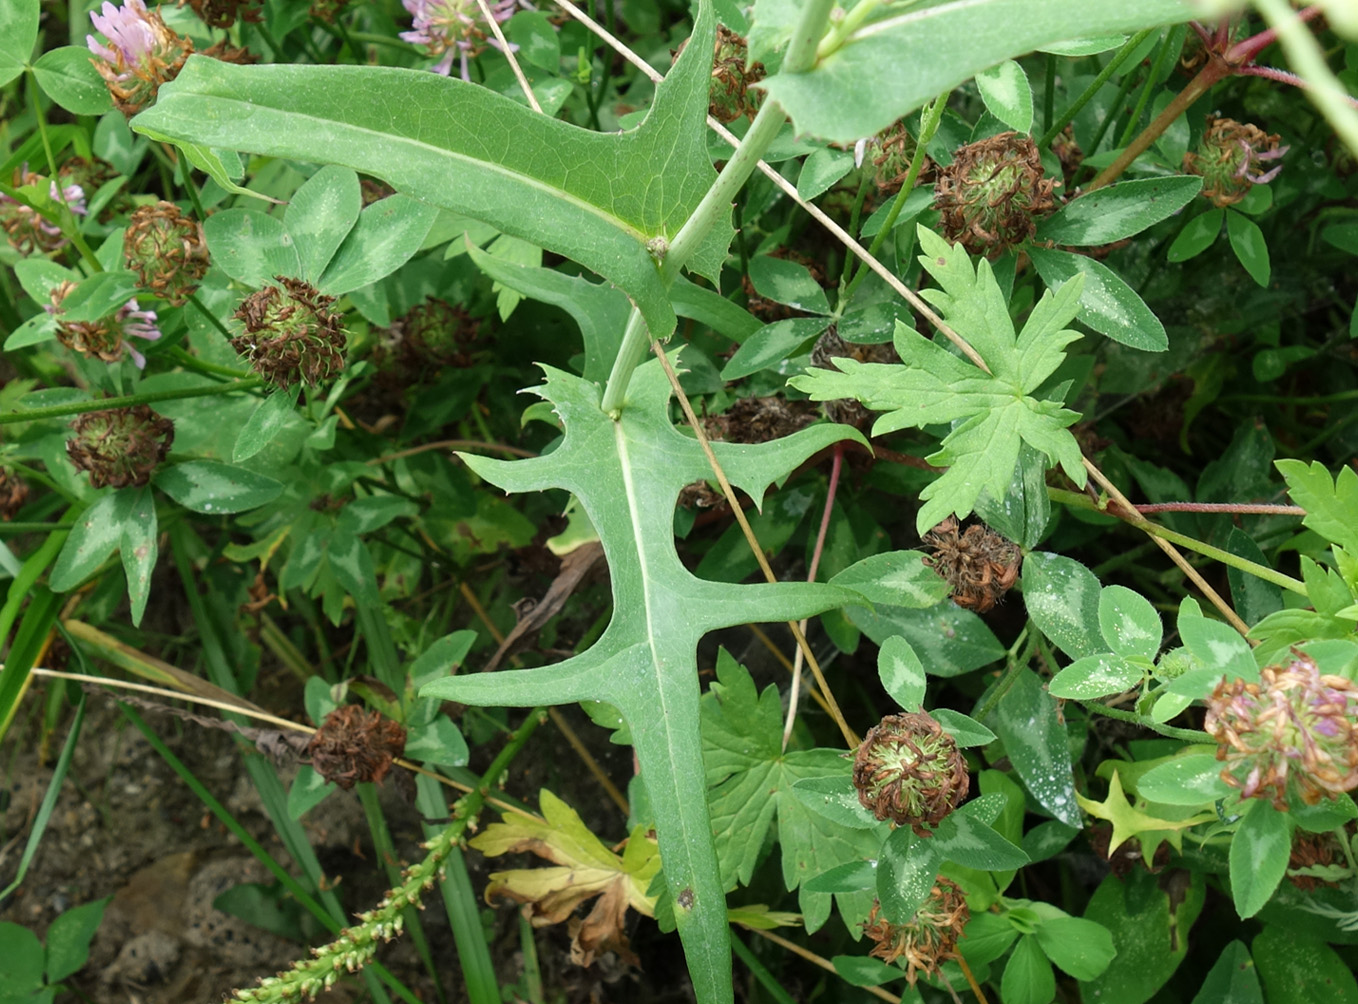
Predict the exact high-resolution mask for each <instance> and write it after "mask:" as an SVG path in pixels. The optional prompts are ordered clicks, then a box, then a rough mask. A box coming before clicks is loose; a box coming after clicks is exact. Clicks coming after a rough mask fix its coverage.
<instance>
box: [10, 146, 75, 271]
mask: <svg viewBox="0 0 1358 1004" xmlns="http://www.w3.org/2000/svg"><path fill="white" fill-rule="evenodd" d="M41 180H42V179H41V177H40V176H38V175H36V174H33V173H32V172H31V171H29V169H28V165H27V164H25V165H24V166H23V167H22V168H20V170H19V177H18V179H17V185H31V184H34V183H35V182H39V181H41ZM16 187H17V186H16ZM47 193H48V196H49V198H51V200H52V201H53V202H65V203H66V206H67V208H68V209H70V210H71V212H72V213H74V214H75V215H76V216H84V215H85V214H86V213H87V212H88V211H89V210H88V209H87V208H86V206H85V189H84V188H83V187H82V186H80V185H77V184H74V183H72V184H69V185H65V186H58V185H57V182H56V181H55V180H53V181H51V182H49V184H48V189H47ZM0 228H2V229H3V230H4V231H5V233H6V234H7V235H8V237H9V241H10V243H11V244H13V245H14V246H15V247H16V248H18V249H19V250H20V251H25V250H26V249H28V250H38V251H44V252H51V251H57V250H59V249H61V248H62V247H64V246H65V244H66V238H65V237H63V236H62V234H61V227H59V226H57V225H56V224H55V223H52V222H50V221H48V220H47V219H45V218H44V217H42V216H41V215H39V214H38V212H37V211H36V210H34V209H31V208H30V207H28V206H25V205H24V204H23V203H21V202H17V201H15V200H14V199H12V198H10V197H9V196H8V195H4V194H0Z"/></svg>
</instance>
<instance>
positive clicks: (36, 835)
mask: <svg viewBox="0 0 1358 1004" xmlns="http://www.w3.org/2000/svg"><path fill="white" fill-rule="evenodd" d="M84 723H85V695H84V694H81V695H80V701H79V702H78V703H77V704H76V706H75V720H74V721H72V722H71V730H70V731H69V732H68V733H67V734H66V742H65V744H64V745H63V746H62V747H61V756H59V757H58V758H57V766H56V769H54V770H53V771H52V780H51V781H49V782H48V783H47V793H46V794H45V795H43V797H42V805H40V806H39V807H38V813H37V815H36V816H34V817H33V829H32V830H30V831H29V834H28V843H27V844H25V845H24V853H23V855H22V856H21V857H20V858H19V870H18V872H17V873H16V874H15V876H14V881H13V882H11V883H10V884H9V885H7V886H5V888H4V889H0V905H3V904H4V902H5V900H6V899H8V898H9V895H10V893H12V892H13V891H14V890H15V889H17V888H19V886H20V884H22V882H23V880H24V876H25V875H27V874H28V866H29V864H31V863H32V861H33V855H34V854H36V853H37V852H38V845H39V844H40V843H42V835H43V834H44V833H45V832H47V821H48V820H49V819H51V818H52V810H53V809H54V808H56V804H57V798H58V796H59V795H60V794H61V783H62V782H63V781H64V780H65V779H66V771H67V770H68V769H70V766H71V754H72V753H74V752H75V744H76V741H77V740H78V739H79V738H80V727H81V726H82V725H83V724H84Z"/></svg>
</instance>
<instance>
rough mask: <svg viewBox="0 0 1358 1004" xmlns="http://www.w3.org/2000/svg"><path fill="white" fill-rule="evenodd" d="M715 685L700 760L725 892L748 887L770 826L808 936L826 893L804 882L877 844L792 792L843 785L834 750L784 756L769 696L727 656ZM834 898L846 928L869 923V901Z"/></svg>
mask: <svg viewBox="0 0 1358 1004" xmlns="http://www.w3.org/2000/svg"><path fill="white" fill-rule="evenodd" d="M717 679H718V682H717V683H714V684H712V687H711V689H710V690H709V691H708V693H707V694H706V695H705V696H704V697H703V750H704V759H705V761H706V764H707V780H708V783H709V784H711V785H712V790H711V795H710V796H709V798H710V802H711V812H712V827H713V831H714V832H715V833H716V836H717V855H718V857H719V858H720V860H721V864H722V879H723V882H724V884H725V885H727V886H730V885H732V884H733V883H734V882H735V881H736V880H737V879H738V880H739V881H740V882H742V883H746V884H748V883H749V881H750V877H751V875H752V874H753V872H754V867H755V865H756V864H757V863H758V861H759V858H760V855H761V854H762V853H763V850H764V841H765V838H766V837H767V836H768V832H769V829H770V827H771V826H772V825H773V823H774V820H775V818H776V819H777V822H778V844H779V847H780V848H781V854H782V862H783V882H784V883H785V884H786V885H787V887H788V889H789V890H791V889H798V905H799V906H800V907H801V910H802V916H803V918H804V922H805V924H806V928H807V930H808V931H815V930H816V929H817V928H819V927H820V926H821V925H822V924H824V923H825V920H826V917H827V916H828V915H829V912H830V893H827V892H815V891H812V890H810V889H807V888H806V885H805V882H806V880H807V879H810V878H814V877H815V876H816V875H819V874H820V873H822V872H825V871H828V870H829V869H830V868H832V867H833V866H834V865H836V864H838V863H840V862H842V861H847V860H855V859H858V860H865V859H868V858H872V857H874V856H876V854H877V850H878V848H879V847H880V845H881V842H882V839H881V836H880V835H877V834H875V833H874V832H873V831H872V830H865V829H862V828H856V827H851V826H845V825H842V824H840V823H838V822H836V821H834V820H832V819H830V818H828V817H827V816H825V815H824V814H821V813H817V812H813V811H812V810H811V809H809V808H808V807H807V806H806V804H805V803H804V802H803V801H802V800H801V799H800V798H798V797H797V795H796V794H795V793H794V792H793V791H792V786H793V785H794V784H796V783H797V782H798V781H800V780H802V779H803V778H812V777H837V776H842V775H843V774H844V772H845V770H846V766H845V761H844V756H843V753H842V751H839V750H828V749H814V750H789V751H787V752H784V750H783V708H782V702H781V700H780V698H779V695H778V688H777V687H775V686H773V685H769V686H768V687H766V688H765V689H764V691H763V693H760V692H759V691H757V690H756V689H755V685H754V681H753V680H752V679H751V678H750V674H749V673H748V672H747V671H746V670H745V668H744V667H743V666H741V665H739V664H738V663H737V662H736V661H735V660H734V659H733V658H731V656H730V655H729V654H727V652H726V651H725V650H723V651H722V652H721V654H720V656H719V657H718V659H717ZM932 879H933V876H930V885H932ZM926 892H927V890H926ZM837 895H838V897H839V908H840V915H841V916H842V917H843V918H844V921H845V923H846V924H852V923H853V922H854V921H863V920H865V919H866V918H867V915H868V911H869V909H870V908H871V907H872V897H871V895H870V894H869V893H868V892H866V891H865V890H858V891H855V892H841V893H838V894H837Z"/></svg>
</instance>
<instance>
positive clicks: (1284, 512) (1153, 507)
mask: <svg viewBox="0 0 1358 1004" xmlns="http://www.w3.org/2000/svg"><path fill="white" fill-rule="evenodd" d="M1134 508H1135V509H1136V511H1137V512H1139V513H1141V515H1143V516H1145V515H1148V514H1149V513H1156V512H1215V513H1226V514H1228V515H1232V516H1305V515H1306V510H1305V509H1303V508H1302V507H1301V506H1299V505H1276V504H1274V503H1270V502H1152V503H1150V504H1149V505H1139V506H1135V507H1134Z"/></svg>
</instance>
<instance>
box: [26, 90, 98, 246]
mask: <svg viewBox="0 0 1358 1004" xmlns="http://www.w3.org/2000/svg"><path fill="white" fill-rule="evenodd" d="M24 89H25V90H26V91H28V97H29V100H30V101H31V102H32V105H33V120H34V121H35V122H36V123H37V125H38V135H40V136H41V137H42V149H43V153H44V154H45V155H46V156H47V170H48V172H49V174H50V176H51V180H52V184H53V185H55V186H56V190H57V201H58V202H60V203H61V207H62V208H63V209H64V210H66V213H65V216H64V218H63V219H62V220H61V230H62V233H63V234H64V235H65V236H66V237H69V238H70V240H71V243H72V244H74V245H75V247H76V250H77V251H79V252H80V257H81V258H82V259H83V260H84V262H85V264H86V265H88V266H89V267H90V270H91V271H93V272H102V271H103V270H104V266H103V265H101V264H99V259H98V258H96V257H95V254H94V252H93V251H91V250H90V246H89V245H88V244H87V243H85V235H84V234H82V233H81V232H80V227H79V225H78V224H77V222H76V218H75V213H73V212H71V207H70V206H68V205H67V204H66V191H65V187H64V186H63V185H62V184H61V176H60V174H58V172H57V158H56V154H55V153H53V152H52V137H51V136H50V135H49V134H48V132H47V116H46V115H44V114H43V110H42V102H40V101H39V100H38V78H37V77H36V76H34V74H33V71H32V70H29V71H28V81H27V84H26V86H25V88H24Z"/></svg>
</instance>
